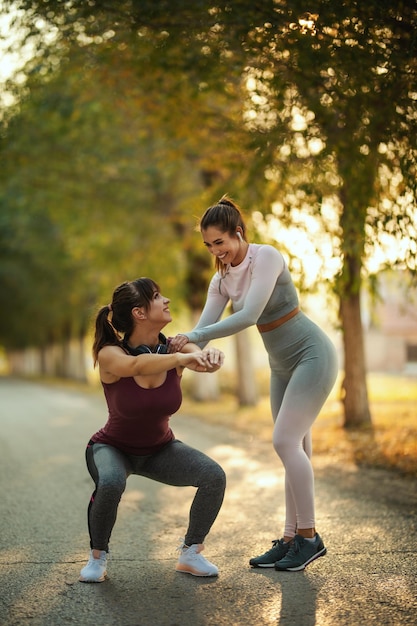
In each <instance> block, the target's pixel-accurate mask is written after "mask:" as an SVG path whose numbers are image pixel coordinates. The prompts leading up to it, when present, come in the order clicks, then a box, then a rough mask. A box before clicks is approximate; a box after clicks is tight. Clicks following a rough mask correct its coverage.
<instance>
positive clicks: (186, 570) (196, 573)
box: [175, 565, 218, 578]
mask: <svg viewBox="0 0 417 626" xmlns="http://www.w3.org/2000/svg"><path fill="white" fill-rule="evenodd" d="M175 571H176V572H180V574H191V576H201V577H204V578H211V577H213V576H218V573H216V574H202V573H201V572H199V571H197V570H193V569H190V567H184V569H183V566H182V565H177V566H176V568H175Z"/></svg>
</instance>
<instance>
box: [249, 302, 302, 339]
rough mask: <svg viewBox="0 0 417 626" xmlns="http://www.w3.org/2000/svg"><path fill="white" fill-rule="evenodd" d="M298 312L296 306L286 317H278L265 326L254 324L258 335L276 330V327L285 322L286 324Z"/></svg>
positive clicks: (298, 308) (298, 309)
mask: <svg viewBox="0 0 417 626" xmlns="http://www.w3.org/2000/svg"><path fill="white" fill-rule="evenodd" d="M299 312H300V307H298V306H297V307H296V308H295V309H293V310H292V311H290V312H289V313H287V315H284V316H283V317H280V318H279V319H277V320H274V321H273V322H268V323H267V324H256V327H257V329H258V330H259V332H260V333H267V332H269V331H270V330H274V329H275V328H278V326H282V324H285V322H288V320H290V319H291V318H292V317H294V316H295V315H297V313H299Z"/></svg>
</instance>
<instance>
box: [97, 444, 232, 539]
mask: <svg viewBox="0 0 417 626" xmlns="http://www.w3.org/2000/svg"><path fill="white" fill-rule="evenodd" d="M86 461H87V468H88V471H89V472H90V475H91V478H92V479H93V481H94V483H95V486H96V488H95V491H94V493H93V495H92V496H91V500H90V503H89V506H88V529H89V534H90V547H91V549H95V550H106V551H108V547H109V541H110V535H111V532H112V530H113V526H114V524H115V522H116V516H117V508H118V505H119V502H120V499H121V497H122V494H123V492H124V490H125V488H126V480H127V478H128V476H130V475H131V474H136V475H138V476H145V477H146V478H151V479H152V480H156V481H158V482H160V483H164V484H166V485H175V486H177V487H188V486H193V487H197V492H196V494H195V496H194V499H193V502H192V505H191V509H190V515H189V523H188V529H187V532H186V535H185V543H186V544H187V545H192V544H193V543H203V541H204V539H205V537H206V535H207V534H208V532H209V531H210V528H211V527H212V525H213V523H214V520H215V519H216V517H217V514H218V512H219V510H220V507H221V505H222V502H223V497H224V490H225V486H226V476H225V473H224V471H223V469H222V468H221V467H220V465H218V463H216V462H215V461H213V460H212V459H210V458H209V457H208V456H207V455H205V454H204V453H203V452H200V451H199V450H195V449H194V448H191V447H190V446H187V445H186V444H184V443H182V442H181V441H179V440H178V439H176V440H174V441H171V442H170V443H169V444H167V445H166V446H165V447H164V448H162V450H160V451H159V452H156V453H155V454H151V455H148V456H135V455H133V454H126V453H124V452H121V451H120V450H118V449H117V448H114V447H113V446H109V445H106V444H102V443H92V442H90V443H89V444H88V446H87V450H86Z"/></svg>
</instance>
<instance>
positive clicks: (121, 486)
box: [97, 477, 126, 502]
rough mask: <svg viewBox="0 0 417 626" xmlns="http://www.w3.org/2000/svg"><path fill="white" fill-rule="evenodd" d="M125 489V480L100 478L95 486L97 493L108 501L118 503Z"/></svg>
mask: <svg viewBox="0 0 417 626" xmlns="http://www.w3.org/2000/svg"><path fill="white" fill-rule="evenodd" d="M125 489H126V480H124V479H117V478H109V477H108V478H102V479H100V480H99V483H98V485H97V493H100V496H102V497H105V498H106V499H109V500H115V501H117V502H119V501H120V499H121V497H122V495H123V493H124V491H125Z"/></svg>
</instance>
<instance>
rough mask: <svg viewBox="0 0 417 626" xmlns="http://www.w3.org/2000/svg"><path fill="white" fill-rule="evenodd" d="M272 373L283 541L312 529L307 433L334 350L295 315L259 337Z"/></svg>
mask: <svg viewBox="0 0 417 626" xmlns="http://www.w3.org/2000/svg"><path fill="white" fill-rule="evenodd" d="M261 337H262V339H263V342H264V345H265V348H266V350H267V352H268V355H269V364H270V367H271V390H270V392H271V410H272V416H273V419H274V431H273V445H274V448H275V451H276V452H277V454H278V456H279V457H280V459H281V460H282V463H283V465H284V467H285V506H286V516H285V527H284V535H285V536H286V537H293V536H294V535H295V533H296V531H297V529H299V528H301V529H303V528H315V526H316V521H315V507H314V474H313V468H312V465H311V460H310V459H311V455H312V443H311V427H312V425H313V422H314V421H315V419H316V418H317V416H318V414H319V412H320V410H321V408H322V406H323V404H324V402H325V400H326V398H327V397H328V395H329V393H330V391H331V390H332V388H333V385H334V383H335V380H336V376H337V371H338V363H337V355H336V350H335V348H334V346H333V344H332V343H331V341H330V339H329V338H328V337H327V335H326V334H325V333H324V332H323V331H322V330H321V329H320V328H319V327H318V326H317V325H316V324H314V322H312V321H311V320H310V319H309V318H308V317H306V315H304V313H302V312H300V313H298V314H297V315H296V316H295V317H293V318H292V319H290V320H289V321H288V322H286V323H285V324H283V325H282V326H279V327H278V328H276V329H275V330H272V331H269V332H267V333H262V334H261Z"/></svg>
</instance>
